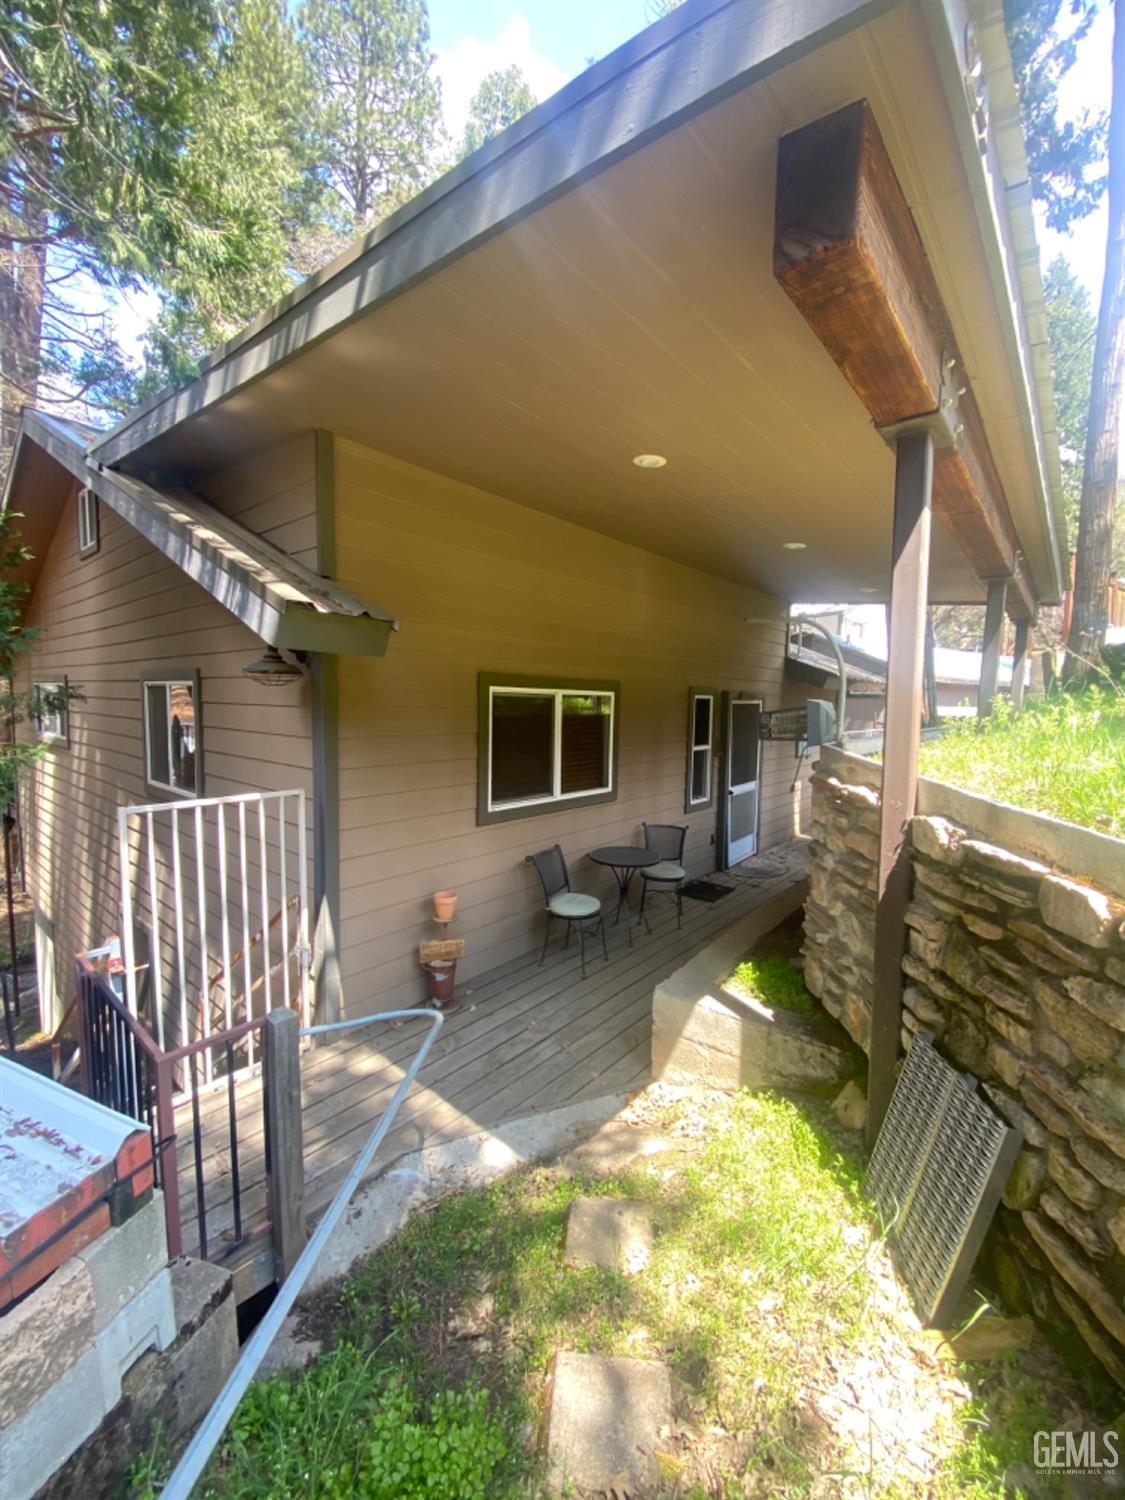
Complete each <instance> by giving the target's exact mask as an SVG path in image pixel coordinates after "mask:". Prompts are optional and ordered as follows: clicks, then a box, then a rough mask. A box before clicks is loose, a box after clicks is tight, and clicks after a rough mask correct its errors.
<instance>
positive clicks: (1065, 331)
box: [1043, 255, 1097, 552]
mask: <svg viewBox="0 0 1125 1500" xmlns="http://www.w3.org/2000/svg"><path fill="white" fill-rule="evenodd" d="M1043 294H1044V304H1045V308H1046V313H1047V332H1048V335H1049V336H1050V341H1051V356H1052V364H1053V376H1054V389H1055V416H1056V421H1057V430H1058V437H1059V459H1060V464H1061V467H1062V480H1063V495H1062V498H1063V512H1064V519H1065V521H1066V535H1065V536H1064V537H1060V538H1059V542H1060V545H1061V546H1062V548H1063V550H1064V552H1065V551H1066V549H1067V548H1068V547H1072V546H1073V545H1074V540H1075V537H1076V536H1077V534H1078V502H1079V500H1080V498H1081V495H1082V460H1083V457H1084V455H1085V452H1086V426H1087V422H1088V419H1089V415H1090V372H1091V370H1092V368H1093V363H1094V336H1095V334H1096V332H1097V319H1096V318H1095V316H1094V310H1093V308H1092V307H1091V306H1090V295H1089V293H1088V292H1087V290H1086V288H1085V287H1084V286H1083V285H1082V283H1081V282H1080V281H1079V280H1078V277H1077V276H1076V275H1075V274H1074V272H1073V271H1072V270H1071V268H1070V266H1069V264H1068V263H1067V261H1066V260H1065V258H1064V257H1063V256H1061V255H1060V256H1058V257H1057V258H1056V259H1055V260H1053V261H1052V262H1051V264H1050V265H1049V266H1048V267H1047V274H1046V276H1044V278H1043Z"/></svg>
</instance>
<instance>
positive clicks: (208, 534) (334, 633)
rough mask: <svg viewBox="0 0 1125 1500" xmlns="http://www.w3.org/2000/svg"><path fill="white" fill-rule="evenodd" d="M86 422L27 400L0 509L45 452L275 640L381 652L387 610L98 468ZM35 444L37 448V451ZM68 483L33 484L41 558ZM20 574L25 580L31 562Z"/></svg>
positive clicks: (204, 510)
mask: <svg viewBox="0 0 1125 1500" xmlns="http://www.w3.org/2000/svg"><path fill="white" fill-rule="evenodd" d="M90 435H91V429H90V428H87V427H84V426H83V425H82V424H80V423H76V422H70V421H64V420H63V419H62V418H60V417H54V416H50V415H48V414H47V413H45V412H40V411H35V410H33V409H31V408H25V410H24V411H23V413H22V415H21V418H20V426H19V432H18V435H17V438H16V445H15V450H14V452H13V456H12V464H11V467H10V469H9V472H8V478H7V482H6V484H5V487H4V496H3V509H4V510H7V509H8V508H9V505H11V504H13V503H18V502H17V501H16V496H17V492H18V489H19V487H20V484H21V478H22V477H23V475H24V474H25V473H26V472H27V470H28V469H31V470H32V472H33V473H35V474H39V475H41V473H42V459H41V457H40V455H42V454H46V455H47V456H48V457H49V458H50V459H53V460H54V461H55V462H56V464H58V465H60V466H61V467H62V469H63V470H65V471H66V473H67V474H68V475H69V476H70V477H71V478H72V479H77V480H78V481H79V483H80V484H83V485H86V486H88V487H89V488H90V489H92V490H93V491H94V493H95V494H96V495H97V496H98V498H99V500H101V501H102V502H103V503H104V504H106V505H108V506H109V508H110V509H111V510H113V511H115V512H116V513H117V514H118V515H119V516H121V518H122V519H123V520H125V521H127V522H128V523H129V525H130V526H132V527H133V529H134V530H135V531H138V532H139V533H140V534H141V535H142V536H143V537H145V539H146V540H147V541H149V542H150V543H151V544H152V545H153V546H154V547H155V548H156V549H157V550H158V551H159V552H162V553H163V554H164V556H165V557H167V558H168V559H169V560H170V561H171V562H173V563H175V565H176V566H177V567H178V568H180V569H181V570H182V571H183V572H184V573H186V574H187V576H188V577H189V578H191V579H193V580H194V581H195V582H196V583H197V584H199V585H200V587H201V588H204V589H206V591H207V592H208V593H209V594H210V595H211V596H212V597H213V598H214V599H217V600H218V602H219V603H220V604H222V605H223V606H224V607H225V608H226V609H229V610H230V612H231V613H232V614H233V615H235V616H236V618H238V619H239V620H241V621H242V623H243V624H244V625H245V626H247V628H248V629H250V630H252V631H253V632H254V634H255V635H257V636H258V637H259V638H260V639H261V640H263V641H266V642H268V643H269V644H270V645H273V646H283V647H286V648H288V649H289V650H294V651H332V652H351V653H355V654H358V655H364V656H382V655H383V654H384V652H385V651H386V649H387V641H388V638H389V636H390V633H391V631H392V630H394V629H396V628H397V625H396V622H395V620H394V618H393V617H392V616H391V615H388V614H386V613H385V612H384V611H383V610H380V609H376V608H374V607H373V606H371V605H369V604H367V603H365V601H364V600H362V599H359V598H357V597H356V596H355V595H354V594H351V593H348V592H347V591H346V590H345V589H342V588H340V587H339V586H338V585H337V584H335V583H333V582H332V580H331V579H327V578H322V577H320V576H319V574H317V573H314V572H313V571H312V569H311V568H307V567H306V566H305V565H304V564H303V563H300V562H297V561H296V559H295V558H293V557H291V556H290V555H289V554H288V553H287V552H283V551H282V550H281V548H279V547H276V546H274V544H273V543H272V542H268V541H266V540H264V538H262V537H260V536H257V535H255V533H254V532H252V531H249V530H248V529H247V528H246V527H245V526H243V525H241V524H240V523H239V522H238V521H235V520H232V519H231V518H230V517H229V516H224V515H223V514H222V513H221V512H220V511H218V510H216V509H215V507H214V506H213V505H210V504H208V502H207V501H206V500H201V499H199V497H198V496H196V495H189V494H187V493H186V492H182V491H178V490H177V491H172V492H166V491H162V490H159V489H157V488H156V487H155V486H153V485H151V484H146V483H145V482H144V481H142V480H140V479H136V478H133V477H132V476H131V475H127V474H121V473H117V472H115V471H113V470H110V469H105V468H102V467H101V466H100V465H98V464H97V463H96V462H94V461H93V460H92V459H91V457H90V456H89V453H88V448H87V444H88V442H89V438H90ZM36 450H38V451H36ZM68 492H69V484H66V483H64V484H61V485H60V484H59V483H58V482H56V483H55V484H54V486H53V487H48V488H44V487H43V486H41V485H40V486H37V487H36V490H35V493H36V505H35V507H34V510H33V511H30V512H29V513H28V521H27V524H26V525H25V526H24V528H23V530H24V531H25V533H26V534H27V535H28V540H29V544H30V545H31V546H32V550H33V551H34V552H35V553H36V557H37V559H38V562H40V563H41V559H42V555H43V553H44V552H45V550H46V547H45V542H44V538H45V536H46V535H49V531H50V530H53V529H54V526H55V525H57V523H58V516H59V514H60V512H61V506H62V503H64V502H65V499H66V495H67V493H68ZM31 568H32V569H33V570H35V571H29V572H28V573H26V574H25V575H24V581H26V582H29V583H33V582H34V578H35V576H36V571H37V564H36V563H35V562H33V563H32V565H31Z"/></svg>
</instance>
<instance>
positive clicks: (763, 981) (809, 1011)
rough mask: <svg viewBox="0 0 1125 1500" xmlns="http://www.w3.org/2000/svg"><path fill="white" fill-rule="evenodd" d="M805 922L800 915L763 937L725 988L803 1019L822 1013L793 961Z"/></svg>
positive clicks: (799, 948)
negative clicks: (793, 1012) (803, 1017)
mask: <svg viewBox="0 0 1125 1500" xmlns="http://www.w3.org/2000/svg"><path fill="white" fill-rule="evenodd" d="M803 920H804V919H803V916H802V914H801V913H797V914H795V915H794V916H792V917H788V918H787V919H786V920H785V921H784V922H782V923H781V924H780V925H779V926H777V927H775V928H774V929H773V931H772V932H767V933H766V935H765V936H764V937H763V938H760V939H759V940H758V942H756V943H755V944H754V946H753V947H752V948H751V949H750V951H749V952H748V953H747V954H746V956H745V957H744V958H743V960H742V962H741V963H740V964H739V965H738V967H737V968H736V969H735V971H734V973H733V974H732V975H731V976H730V978H729V979H727V980H726V981H725V987H726V988H727V989H731V990H734V992H735V993H736V994H740V995H748V996H751V997H752V998H754V999H756V1000H761V1001H763V1002H764V1003H765V1004H766V1005H770V1006H773V1007H774V1008H775V1009H778V1010H792V1011H796V1012H797V1013H798V1014H799V1015H802V1016H815V1015H820V1014H822V1011H821V1007H820V1005H819V1004H818V1003H817V1002H816V1000H814V999H813V997H812V995H810V994H809V992H808V990H807V989H806V988H805V981H804V978H803V977H802V975H801V971H800V969H799V968H798V967H797V966H796V964H795V963H794V962H793V960H794V959H795V958H796V957H797V955H798V954H799V953H800V951H801V936H802V932H803Z"/></svg>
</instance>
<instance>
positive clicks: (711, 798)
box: [684, 687, 723, 815]
mask: <svg viewBox="0 0 1125 1500" xmlns="http://www.w3.org/2000/svg"><path fill="white" fill-rule="evenodd" d="M697 698H710V700H711V784H710V787H709V789H708V793H707V797H706V798H705V799H704V800H703V801H700V802H693V801H692V800H691V773H692V762H693V760H694V758H695V757H694V751H695V748H696V746H695V700H696V699H697ZM722 699H723V695H722V693H721V692H720V691H719V689H718V688H710V687H693V688H688V718H687V771H686V773H685V779H684V813H685V815H688V814H691V813H699V812H708V811H709V810H710V809H711V808H712V807H714V805H715V767H716V765H718V763H719V754H718V743H719V733H720V731H719V723H718V720H719V711H720V709H721V707H722Z"/></svg>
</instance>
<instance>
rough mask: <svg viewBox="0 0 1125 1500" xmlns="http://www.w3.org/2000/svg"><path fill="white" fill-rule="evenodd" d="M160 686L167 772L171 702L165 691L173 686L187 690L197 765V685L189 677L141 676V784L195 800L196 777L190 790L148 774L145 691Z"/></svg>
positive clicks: (170, 731)
mask: <svg viewBox="0 0 1125 1500" xmlns="http://www.w3.org/2000/svg"><path fill="white" fill-rule="evenodd" d="M154 687H162V688H163V689H164V723H165V732H166V735H167V740H168V743H167V751H168V770H169V774H170V773H171V770H172V714H171V699H170V698H169V695H168V689H169V688H173V687H186V688H190V689H191V699H192V707H193V709H194V711H195V726H196V727H195V756H196V765H197V766H198V763H199V753H200V744H199V741H200V734H199V684H198V680H197V679H196V678H193V677H147V676H146V677H143V678H142V679H141V718H142V722H143V725H144V748H145V783H146V784H147V785H148V786H152V787H157V788H158V789H159V790H160V791H162V792H168V793H169V794H170V795H171V796H173V797H188V798H190V797H198V796H199V777H198V773H197V774H196V784H195V786H193V787H192V788H191V790H190V791H187V790H185V789H184V788H183V787H182V786H171V785H169V783H168V782H166V781H158V780H157V779H156V777H155V776H153V774H152V756H151V755H150V754H149V748H150V744H151V741H150V739H149V722H148V690H149V688H154Z"/></svg>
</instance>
